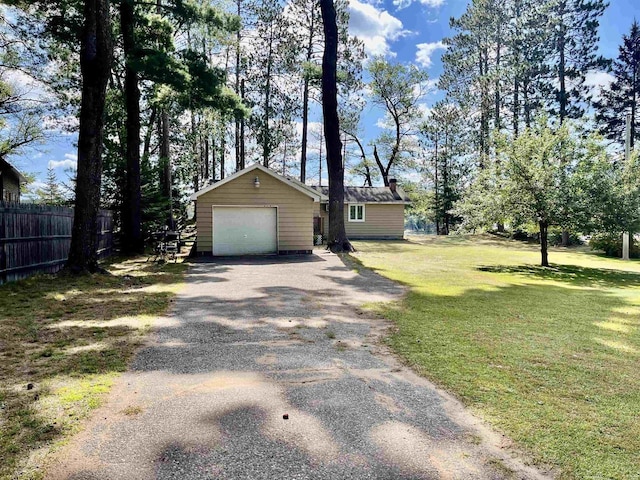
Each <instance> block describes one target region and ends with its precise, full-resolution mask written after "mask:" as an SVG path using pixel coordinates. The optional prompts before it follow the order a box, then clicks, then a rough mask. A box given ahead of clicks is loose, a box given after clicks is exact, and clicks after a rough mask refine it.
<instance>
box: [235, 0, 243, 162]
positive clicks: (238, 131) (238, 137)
mask: <svg viewBox="0 0 640 480" xmlns="http://www.w3.org/2000/svg"><path fill="white" fill-rule="evenodd" d="M236 1H237V7H238V10H237V15H238V18H242V17H241V16H240V15H241V8H240V7H241V3H242V0H236ZM241 40H242V34H241V32H240V29H238V32H237V33H236V88H235V92H236V95H238V96H240V43H241ZM240 121H241V119H240V118H236V137H235V142H236V145H235V147H236V172H238V171H240V170H242V169H243V168H244V166H241V165H242V163H243V161H242V155H241V150H242V149H241V147H240V143H241V138H242V135H243V134H242V132H241V128H240Z"/></svg>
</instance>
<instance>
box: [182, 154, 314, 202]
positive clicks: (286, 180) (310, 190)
mask: <svg viewBox="0 0 640 480" xmlns="http://www.w3.org/2000/svg"><path fill="white" fill-rule="evenodd" d="M254 170H258V171H260V172H262V173H266V174H267V175H271V176H272V177H273V178H276V179H278V180H280V181H281V182H282V183H284V184H286V185H288V186H290V187H291V188H294V189H296V190H298V191H299V192H301V193H304V194H305V195H307V196H309V197H311V198H313V201H314V202H319V201H320V197H321V196H322V195H321V193H320V192H317V191H316V190H314V189H313V188H311V187H308V186H307V185H305V184H304V183H302V182H298V181H292V180H291V179H289V178H286V177H283V176H282V175H278V174H277V173H276V172H274V171H273V170H271V169H269V168H267V167H263V166H262V165H260V164H259V163H254V164H253V165H250V166H248V167H247V168H245V169H243V170H240V171H238V172H236V173H234V174H233V175H230V176H228V177H227V178H225V179H224V180H220V181H219V182H216V183H214V184H212V185H209V186H208V187H205V188H203V189H202V190H198V191H197V192H195V193H194V194H193V195H191V197H189V198H190V199H191V200H197V199H198V197H199V196H200V195H203V194H205V193H207V192H210V191H211V190H215V189H216V188H218V187H221V186H222V185H225V184H227V183H229V182H232V181H233V180H235V179H236V178H238V177H240V176H242V175H244V174H245V173H249V172H252V171H254Z"/></svg>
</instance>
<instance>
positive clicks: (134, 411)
mask: <svg viewBox="0 0 640 480" xmlns="http://www.w3.org/2000/svg"><path fill="white" fill-rule="evenodd" d="M122 413H124V414H125V415H126V416H127V417H135V416H136V415H140V414H141V413H142V407H140V406H138V405H131V406H130V407H127V408H125V409H124V410H122Z"/></svg>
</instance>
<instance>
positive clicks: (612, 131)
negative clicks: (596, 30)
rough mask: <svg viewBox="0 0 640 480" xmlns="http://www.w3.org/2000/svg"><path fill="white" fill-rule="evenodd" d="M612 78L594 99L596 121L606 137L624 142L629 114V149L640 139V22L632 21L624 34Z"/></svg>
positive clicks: (614, 63) (622, 143) (620, 142)
mask: <svg viewBox="0 0 640 480" xmlns="http://www.w3.org/2000/svg"><path fill="white" fill-rule="evenodd" d="M613 76H614V77H615V80H614V81H613V83H612V84H611V85H610V87H609V88H608V89H603V91H602V98H601V99H600V100H599V101H597V102H596V109H597V112H596V120H597V121H598V123H599V124H600V125H601V131H602V133H603V134H604V135H605V136H606V137H607V138H609V139H611V140H613V141H615V142H617V143H619V144H621V145H624V143H625V138H626V135H625V128H626V116H627V114H630V115H631V148H632V149H633V147H634V146H635V143H636V140H638V139H639V138H640V128H639V125H640V118H638V101H639V100H640V25H638V22H637V21H634V22H633V24H632V25H631V30H630V31H629V34H628V35H623V37H622V45H620V52H619V54H618V58H617V59H616V60H615V61H614V62H613Z"/></svg>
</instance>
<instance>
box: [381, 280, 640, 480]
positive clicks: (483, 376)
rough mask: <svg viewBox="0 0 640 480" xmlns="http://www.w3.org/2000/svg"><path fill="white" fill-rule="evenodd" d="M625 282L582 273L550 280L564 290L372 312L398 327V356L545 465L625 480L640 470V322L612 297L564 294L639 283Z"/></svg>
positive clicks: (436, 298) (412, 298)
mask: <svg viewBox="0 0 640 480" xmlns="http://www.w3.org/2000/svg"><path fill="white" fill-rule="evenodd" d="M485 271H487V270H485ZM490 271H498V272H503V270H502V269H501V268H496V269H494V270H490ZM524 272H525V273H523V275H524V274H526V275H536V274H537V273H538V271H537V269H533V272H530V270H529V269H528V268H527V269H524ZM509 273H512V272H511V271H510V270H509ZM516 273H520V270H517V271H516ZM623 273H624V272H613V273H609V272H605V273H603V272H602V271H600V270H596V271H595V272H594V271H589V270H588V269H587V271H583V270H582V269H579V270H578V275H580V276H579V279H578V280H576V279H575V276H574V275H575V272H574V270H573V269H572V268H569V269H567V270H564V269H560V273H557V274H556V275H560V279H561V280H562V281H563V282H566V283H568V284H570V285H562V284H551V285H540V284H515V285H507V286H491V288H489V289H484V288H471V289H468V290H466V291H464V292H463V293H460V294H458V295H435V294H430V293H425V291H424V290H413V291H411V292H410V294H409V295H408V296H407V298H406V300H405V301H404V302H402V303H399V304H395V305H391V306H388V307H384V306H383V307H381V309H380V310H381V313H382V314H383V315H385V316H386V317H387V318H390V319H392V320H394V321H395V322H396V323H397V325H398V329H397V331H396V332H395V333H394V334H393V335H392V338H391V339H390V342H391V344H392V345H393V347H394V348H395V349H396V351H398V352H399V353H400V354H401V355H402V356H403V357H404V358H405V359H406V360H407V361H408V362H409V363H410V364H412V365H413V366H414V367H415V368H416V369H417V370H418V371H420V372H421V373H423V374H424V375H426V376H427V377H429V378H431V379H432V380H434V381H435V382H436V383H438V384H440V385H443V386H444V387H445V388H446V389H448V390H450V391H453V392H454V393H455V394H456V395H458V396H460V397H461V398H462V399H463V400H464V401H465V403H467V404H468V405H471V406H472V407H473V408H474V409H477V410H479V411H481V412H482V413H483V415H485V416H486V418H489V419H491V421H492V422H493V423H494V425H497V426H498V427H499V428H500V429H502V430H504V431H506V433H507V434H508V435H509V436H510V437H511V438H513V439H514V440H516V441H517V442H518V443H519V444H520V445H523V446H525V447H526V448H528V449H529V450H531V451H533V452H534V453H535V454H536V456H537V457H538V458H541V459H542V460H543V462H545V463H550V464H556V465H560V466H561V467H562V468H563V471H565V472H571V475H570V476H571V477H572V478H573V477H575V478H600V477H602V478H605V477H606V478H608V477H609V476H611V477H616V476H618V475H620V476H621V477H625V478H626V475H630V476H631V475H632V474H633V473H634V472H637V471H638V468H640V463H639V462H638V458H640V457H639V454H640V441H639V440H638V436H639V435H640V427H639V426H638V423H637V420H636V414H635V413H634V412H637V411H638V409H639V408H640V398H639V397H638V395H637V392H638V389H640V373H639V372H638V369H637V362H638V358H639V356H640V313H637V312H638V308H637V306H635V305H634V304H633V303H632V302H630V301H628V300H627V299H626V298H625V297H622V296H619V295H616V293H615V291H612V290H604V289H593V288H575V287H574V288H571V285H573V286H575V285H578V284H579V285H581V286H582V287H591V286H603V285H604V286H606V287H610V288H612V289H613V288H615V287H617V286H629V285H630V284H633V285H635V284H636V282H637V281H638V279H637V278H636V277H633V278H628V277H627V276H625V275H622V274H623ZM541 274H542V273H541ZM594 276H595V278H593V277H594ZM543 278H547V277H543ZM552 278H555V277H552ZM579 282H582V283H579ZM596 282H599V283H596ZM619 312H625V313H624V314H620V313H619ZM603 432H606V435H603ZM576 451H579V452H581V455H579V456H576V455H575V454H574V452H576ZM611 455H613V456H614V457H616V458H617V459H618V460H617V466H612V465H610V464H609V463H610V462H609V460H608V459H609V458H611ZM622 472H624V473H622Z"/></svg>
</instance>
